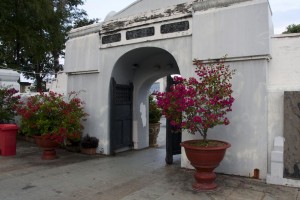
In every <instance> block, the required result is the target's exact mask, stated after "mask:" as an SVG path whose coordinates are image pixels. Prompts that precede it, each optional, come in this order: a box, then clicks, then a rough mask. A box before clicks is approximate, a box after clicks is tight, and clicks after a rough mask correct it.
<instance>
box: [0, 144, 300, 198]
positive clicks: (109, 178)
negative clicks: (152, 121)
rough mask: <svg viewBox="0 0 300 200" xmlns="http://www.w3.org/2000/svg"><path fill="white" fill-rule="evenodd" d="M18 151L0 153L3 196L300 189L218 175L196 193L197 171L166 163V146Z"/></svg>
mask: <svg viewBox="0 0 300 200" xmlns="http://www.w3.org/2000/svg"><path fill="white" fill-rule="evenodd" d="M17 145H18V147H17V155H16V156H14V157H1V156H0V199H1V200H51V199H60V200H71V199H76V200H93V199H97V200H99V199H100V200H120V199H122V200H168V199H170V200H177V199H178V200H193V199H197V200H198V199H203V200H206V199H214V200H217V199H229V200H235V199H241V200H247V199H251V200H253V199H257V200H261V199H262V200H271V199H280V200H284V199H286V200H296V199H299V200H300V197H298V196H299V191H298V188H291V187H282V186H274V185H267V184H265V183H264V182H263V181H260V180H253V179H248V178H241V177H236V176H228V175H220V174H218V178H217V183H218V184H219V188H218V189H217V190H215V191H212V192H196V191H193V190H192V188H191V183H192V182H193V171H191V170H185V169H181V168H180V165H179V161H180V158H179V157H175V159H174V160H175V163H174V165H172V166H166V165H165V162H164V157H165V150H164V149H163V148H149V149H144V150H140V151H128V152H124V153H120V154H117V156H115V157H109V156H101V155H97V156H88V155H83V154H79V153H72V152H68V151H65V150H64V149H59V150H58V155H59V159H57V160H53V161H43V160H41V159H40V150H39V149H38V148H37V147H36V146H35V145H34V144H32V143H27V142H24V141H18V143H17Z"/></svg>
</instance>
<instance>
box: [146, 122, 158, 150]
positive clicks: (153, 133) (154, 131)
mask: <svg viewBox="0 0 300 200" xmlns="http://www.w3.org/2000/svg"><path fill="white" fill-rule="evenodd" d="M159 131H160V123H150V124H149V146H150V147H157V146H158V145H157V137H158V134H159Z"/></svg>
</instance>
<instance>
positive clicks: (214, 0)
mask: <svg viewBox="0 0 300 200" xmlns="http://www.w3.org/2000/svg"><path fill="white" fill-rule="evenodd" d="M271 15H272V12H271V8H270V5H269V3H268V1H267V0H209V1H202V0H198V1H197V0H196V1H191V0H190V1H189V0H164V1H159V0H138V1H136V2H135V3H133V4H132V5H130V6H129V7H127V8H125V9H124V10H122V11H120V12H118V13H112V14H110V15H109V16H108V17H107V18H106V19H105V21H104V22H102V23H99V24H93V25H90V26H87V27H82V28H78V29H75V30H72V31H71V32H70V34H69V38H70V39H69V40H68V42H67V44H66V59H65V72H66V73H67V74H68V77H67V90H68V91H73V90H75V91H78V90H85V91H86V92H85V93H84V94H83V95H82V98H83V99H84V101H85V102H86V108H87V112H88V113H89V114H90V116H89V118H88V120H87V122H86V124H85V127H86V129H85V132H86V133H89V134H90V135H93V136H97V137H98V138H99V139H100V146H99V148H100V149H103V152H104V153H105V154H110V153H112V152H113V151H116V150H118V149H126V148H130V147H131V145H133V146H132V148H134V149H142V148H146V147H148V139H149V138H148V120H147V116H148V114H147V112H148V109H147V107H148V98H147V94H148V90H149V89H150V87H151V85H152V84H153V83H154V82H155V81H156V80H157V79H159V78H162V77H165V76H166V75H170V74H180V75H182V76H183V77H189V76H193V75H194V67H193V66H192V60H193V59H194V58H197V59H200V60H203V61H206V60H208V59H213V60H214V59H220V58H222V57H223V56H224V55H225V54H227V62H228V64H230V65H231V66H232V67H233V68H235V69H237V73H236V75H235V77H234V79H233V87H234V88H233V89H234V94H233V95H234V97H235V99H236V101H235V103H234V106H233V112H231V113H230V115H229V117H230V121H231V124H230V125H229V126H222V127H221V126H220V127H216V128H214V129H213V130H209V137H210V138H214V139H219V140H225V141H228V142H230V143H231V145H232V147H231V148H230V149H228V150H227V153H226V157H225V159H224V160H223V162H222V164H221V166H220V167H219V168H218V169H217V171H218V172H223V173H227V174H236V175H242V176H249V175H252V174H253V170H254V169H259V170H260V178H266V177H267V174H268V173H270V165H271V161H270V155H271V151H272V147H273V141H274V137H275V136H282V135H283V128H282V126H281V125H282V121H283V114H282V110H281V107H283V105H282V99H283V90H285V89H297V90H299V89H300V88H299V87H300V80H299V79H298V80H297V77H296V75H297V74H295V71H294V68H296V66H295V65H293V66H290V67H289V68H288V70H287V71H285V73H286V74H284V76H283V77H282V76H281V73H282V67H283V66H282V65H281V64H280V63H279V62H283V61H278V60H280V59H286V58H284V57H280V56H282V55H281V53H282V52H280V49H278V48H277V46H280V45H282V44H281V42H279V41H277V40H280V39H278V38H277V37H273V26H272V20H271ZM286 40H287V41H289V38H286ZM293 40H295V41H292V43H295V42H296V43H297V42H298V44H299V35H296V36H294V37H293ZM297 48H298V49H297ZM297 48H296V49H295V50H296V51H297V52H298V54H297V55H298V58H297V59H298V60H289V62H295V63H296V62H297V61H298V63H299V52H300V47H299V46H298V47H297ZM290 75H292V77H290ZM278 77H280V78H278ZM298 77H299V76H298ZM290 78H291V79H290ZM286 81H287V82H286ZM283 82H286V85H284V88H283V87H281V85H282V83H283ZM292 85H296V86H297V87H296V88H293V86H292ZM131 92H132V93H131ZM131 100H132V101H131ZM274 107H276V108H277V109H274V110H273V109H272V108H274ZM191 138H193V137H192V136H191V135H189V134H183V140H186V139H191ZM182 166H183V167H190V166H189V163H188V161H187V159H186V158H185V154H184V153H182Z"/></svg>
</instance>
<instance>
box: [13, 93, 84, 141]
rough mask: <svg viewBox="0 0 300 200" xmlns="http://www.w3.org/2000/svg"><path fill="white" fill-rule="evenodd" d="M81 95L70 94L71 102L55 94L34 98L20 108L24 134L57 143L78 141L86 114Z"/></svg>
mask: <svg viewBox="0 0 300 200" xmlns="http://www.w3.org/2000/svg"><path fill="white" fill-rule="evenodd" d="M77 95H78V93H75V92H72V93H70V94H69V98H68V101H65V97H64V96H63V95H61V94H57V93H54V92H49V94H46V93H40V94H38V95H35V96H31V97H29V98H28V99H27V101H26V102H23V103H22V104H21V105H20V106H18V108H17V112H18V114H19V115H21V131H22V132H23V133H24V134H25V135H30V136H33V135H43V136H47V137H49V138H50V139H52V140H55V141H56V142H57V143H62V142H68V141H70V140H71V141H79V139H80V137H81V134H82V130H83V126H82V124H81V122H82V120H84V119H85V118H86V116H87V114H86V113H85V112H84V107H83V105H84V102H82V101H81V100H80V99H79V98H77Z"/></svg>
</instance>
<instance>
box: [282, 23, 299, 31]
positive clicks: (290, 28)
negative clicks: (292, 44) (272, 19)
mask: <svg viewBox="0 0 300 200" xmlns="http://www.w3.org/2000/svg"><path fill="white" fill-rule="evenodd" d="M283 33H300V24H291V25H288V27H286V31H284V32H283Z"/></svg>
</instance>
